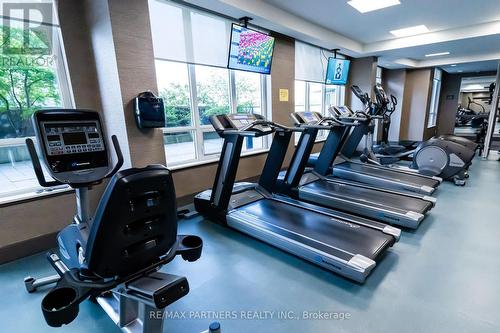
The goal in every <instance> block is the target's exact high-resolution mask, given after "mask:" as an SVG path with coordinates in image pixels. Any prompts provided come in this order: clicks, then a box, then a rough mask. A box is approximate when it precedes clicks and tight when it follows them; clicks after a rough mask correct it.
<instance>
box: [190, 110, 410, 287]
mask: <svg viewBox="0 0 500 333" xmlns="http://www.w3.org/2000/svg"><path fill="white" fill-rule="evenodd" d="M210 122H211V124H212V125H213V127H214V128H215V130H216V131H217V133H218V134H219V135H220V136H221V137H222V138H223V139H224V144H223V147H222V152H221V157H220V159H219V164H218V168H217V173H216V177H215V181H214V185H213V187H212V189H209V190H206V191H204V192H201V193H199V194H198V195H197V196H196V197H195V198H194V204H195V208H196V210H197V211H198V212H199V213H201V214H202V215H203V216H205V217H206V218H208V219H211V220H213V221H215V222H218V223H220V224H222V225H225V226H228V227H231V228H233V229H235V230H238V231H240V232H242V233H244V234H247V235H249V236H252V237H254V238H256V239H259V240H261V241H263V242H266V243H268V244H270V245H272V246H275V247H277V248H280V249H282V250H284V251H286V252H289V253H291V254H293V255H296V256H298V257H300V258H303V259H305V260H308V261H310V262H312V263H315V264H316V265H319V266H321V267H323V268H325V269H328V270H330V271H332V272H335V273H337V274H340V275H342V276H344V277H347V278H349V279H352V280H354V281H357V282H360V283H362V282H364V281H365V279H366V278H367V276H368V275H369V274H370V272H371V271H372V270H373V268H374V267H375V266H376V263H377V261H379V260H380V259H381V254H383V253H384V252H385V251H387V250H388V249H389V248H390V247H391V246H392V245H393V244H394V243H395V242H396V241H398V240H399V237H400V233H401V231H400V230H399V229H397V228H394V227H392V226H388V225H386V224H383V223H380V222H377V221H373V220H369V219H365V218H360V217H357V216H354V215H350V214H346V213H343V212H337V211H334V210H331V209H326V208H323V207H320V206H316V205H311V204H307V203H302V202H300V201H297V200H294V199H291V198H286V197H281V196H276V195H273V194H272V193H271V192H270V189H272V188H273V187H274V183H275V182H276V179H277V176H278V173H279V170H280V168H281V165H282V163H283V160H284V158H285V155H286V149H282V147H283V146H285V147H286V146H288V144H289V142H290V139H291V136H292V133H293V129H290V128H287V127H284V126H281V125H278V124H276V123H273V122H270V121H266V120H265V119H264V118H262V117H261V116H258V115H254V114H229V115H219V116H212V117H210ZM272 133H274V139H273V143H272V145H271V148H270V150H269V153H268V156H267V158H266V161H265V165H264V168H263V171H262V175H261V177H260V179H259V182H258V183H236V184H235V178H236V171H237V168H238V163H239V159H240V154H241V149H242V144H243V140H244V139H245V138H247V139H252V138H254V137H260V136H264V135H270V134H272Z"/></svg>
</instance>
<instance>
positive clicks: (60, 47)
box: [0, 2, 75, 205]
mask: <svg viewBox="0 0 500 333" xmlns="http://www.w3.org/2000/svg"><path fill="white" fill-rule="evenodd" d="M53 9H54V10H55V11H56V12H57V7H56V4H55V3H54V2H53ZM57 19H58V18H57V17H55V21H54V23H53V24H52V27H53V29H52V42H53V44H52V48H53V57H54V60H55V61H56V63H55V65H56V66H55V75H56V82H57V88H58V89H59V93H60V96H59V97H60V98H61V105H62V108H68V109H72V108H75V99H74V95H73V87H72V85H71V79H70V74H69V68H68V62H67V58H66V50H65V48H64V41H63V38H62V33H61V27H60V26H59V24H58V20H57ZM3 20H15V21H19V19H17V18H15V17H14V18H10V17H4V18H3ZM36 24H38V23H36ZM27 138H31V139H32V140H35V141H36V138H35V137H29V136H28V137H22V138H13V139H0V148H1V147H8V146H20V145H25V141H26V139H27ZM42 168H43V166H42ZM34 179H35V178H34ZM35 183H36V181H35ZM40 190H42V191H40ZM69 190H71V188H70V187H69V186H64V185H63V186H55V187H51V188H50V189H45V188H43V187H41V186H40V185H38V184H37V185H35V186H33V187H25V188H21V189H14V190H12V191H9V192H8V193H5V194H2V195H0V205H3V204H9V203H12V202H16V201H20V200H26V199H31V198H37V197H43V196H47V195H53V194H55V193H59V192H66V191H69Z"/></svg>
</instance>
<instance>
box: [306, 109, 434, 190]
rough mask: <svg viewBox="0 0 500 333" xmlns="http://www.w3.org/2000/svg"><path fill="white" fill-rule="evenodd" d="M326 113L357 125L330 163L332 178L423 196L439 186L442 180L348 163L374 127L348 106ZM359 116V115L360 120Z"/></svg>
mask: <svg viewBox="0 0 500 333" xmlns="http://www.w3.org/2000/svg"><path fill="white" fill-rule="evenodd" d="M329 111H330V113H331V115H332V116H333V117H336V118H339V119H353V118H356V119H357V121H358V126H355V127H354V128H353V129H352V130H351V131H350V132H349V133H346V137H345V140H344V144H343V146H342V148H341V151H340V154H339V155H340V156H339V159H338V160H336V161H334V163H332V168H331V174H332V175H333V176H334V177H337V178H340V179H344V180H350V181H354V182H359V183H364V184H367V185H371V186H375V187H379V188H385V189H391V190H396V191H405V192H411V193H417V194H423V195H431V194H432V193H433V192H434V191H435V190H436V188H437V187H438V186H439V185H440V184H441V182H442V179H441V178H439V177H435V176H425V175H421V174H418V173H415V172H412V171H407V170H404V169H398V168H390V167H388V166H383V165H375V164H368V163H362V162H356V161H353V160H351V158H352V156H353V155H354V153H355V151H356V148H357V147H358V145H359V143H360V142H361V140H362V139H363V137H364V136H365V135H366V134H368V133H369V132H370V126H373V125H372V124H371V120H372V119H373V117H372V116H369V115H367V114H366V113H364V112H356V113H354V112H353V111H351V110H350V109H349V108H348V107H347V106H334V107H332V108H330V109H329ZM360 114H362V116H361V117H360V116H359V115H360ZM317 159H318V155H312V156H311V158H310V159H309V164H310V165H315V164H316V162H317Z"/></svg>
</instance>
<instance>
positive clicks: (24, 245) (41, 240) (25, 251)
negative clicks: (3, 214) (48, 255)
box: [0, 232, 57, 264]
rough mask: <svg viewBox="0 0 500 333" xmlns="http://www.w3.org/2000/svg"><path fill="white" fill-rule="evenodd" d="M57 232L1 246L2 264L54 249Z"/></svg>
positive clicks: (0, 259)
mask: <svg viewBox="0 0 500 333" xmlns="http://www.w3.org/2000/svg"><path fill="white" fill-rule="evenodd" d="M56 239H57V233H55V232H54V233H50V234H46V235H42V236H38V237H35V238H31V239H28V240H25V241H22V242H18V243H15V244H11V245H7V246H4V247H2V248H0V264H4V263H6V262H9V261H13V260H17V259H20V258H23V257H27V256H30V255H32V254H35V253H38V252H42V251H45V250H49V249H52V248H54V247H56V245H57V240H56Z"/></svg>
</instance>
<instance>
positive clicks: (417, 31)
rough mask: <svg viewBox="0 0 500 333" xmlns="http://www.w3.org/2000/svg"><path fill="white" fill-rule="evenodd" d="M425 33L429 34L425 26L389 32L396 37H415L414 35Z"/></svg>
mask: <svg viewBox="0 0 500 333" xmlns="http://www.w3.org/2000/svg"><path fill="white" fill-rule="evenodd" d="M426 32H429V29H427V27H426V26H425V25H416V26H414V27H408V28H403V29H397V30H391V31H390V33H391V34H393V35H394V36H396V37H408V36H415V35H420V34H425V33H426Z"/></svg>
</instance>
